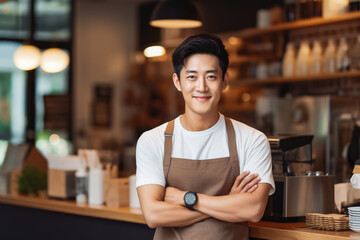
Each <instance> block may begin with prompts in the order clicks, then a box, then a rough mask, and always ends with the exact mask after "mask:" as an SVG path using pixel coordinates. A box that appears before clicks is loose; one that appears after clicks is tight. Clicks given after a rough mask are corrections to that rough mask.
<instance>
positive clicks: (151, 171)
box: [136, 132, 165, 187]
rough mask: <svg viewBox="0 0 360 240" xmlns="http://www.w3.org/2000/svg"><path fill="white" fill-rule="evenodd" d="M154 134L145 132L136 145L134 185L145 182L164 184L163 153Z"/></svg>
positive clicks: (140, 184)
mask: <svg viewBox="0 0 360 240" xmlns="http://www.w3.org/2000/svg"><path fill="white" fill-rule="evenodd" d="M155 139H156V137H155V136H152V134H150V133H149V132H145V133H143V134H142V135H141V137H140V138H139V139H138V142H137V145H136V187H139V186H142V185H146V184H157V185H161V186H165V176H164V172H163V166H162V164H163V156H162V155H163V153H162V152H161V148H160V144H161V143H158V144H156V143H155Z"/></svg>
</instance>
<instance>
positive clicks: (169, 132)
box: [163, 120, 175, 179]
mask: <svg viewBox="0 0 360 240" xmlns="http://www.w3.org/2000/svg"><path fill="white" fill-rule="evenodd" d="M174 122H175V120H171V121H170V122H169V123H168V124H167V126H166V129H165V132H164V136H165V141H164V163H163V166H164V174H165V179H167V177H168V174H169V169H170V162H171V153H172V136H173V132H174Z"/></svg>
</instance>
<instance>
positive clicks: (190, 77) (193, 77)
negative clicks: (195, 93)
mask: <svg viewBox="0 0 360 240" xmlns="http://www.w3.org/2000/svg"><path fill="white" fill-rule="evenodd" d="M187 79H190V80H193V79H195V76H193V75H190V76H187Z"/></svg>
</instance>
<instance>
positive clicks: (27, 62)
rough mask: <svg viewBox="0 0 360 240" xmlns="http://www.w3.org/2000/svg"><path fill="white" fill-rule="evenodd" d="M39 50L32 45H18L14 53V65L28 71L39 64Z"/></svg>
mask: <svg viewBox="0 0 360 240" xmlns="http://www.w3.org/2000/svg"><path fill="white" fill-rule="evenodd" d="M40 59H41V51H40V49H39V48H37V47H35V46H33V45H24V46H21V47H19V48H18V49H17V50H16V51H15V53H14V58H13V60H14V63H15V66H16V67H17V68H19V69H21V70H25V71H29V70H32V69H35V68H37V67H38V66H39V64H40Z"/></svg>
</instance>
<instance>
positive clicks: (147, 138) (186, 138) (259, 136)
mask: <svg viewBox="0 0 360 240" xmlns="http://www.w3.org/2000/svg"><path fill="white" fill-rule="evenodd" d="M231 122H232V124H233V126H234V129H235V135H236V145H237V151H238V156H239V165H240V173H242V172H244V171H246V170H249V171H250V173H257V174H259V177H260V178H261V181H260V183H269V184H270V185H271V186H272V189H271V191H270V195H271V194H272V193H273V192H274V191H275V184H274V179H273V176H272V170H271V169H272V166H271V150H270V145H269V142H268V140H267V138H266V136H265V135H264V134H263V133H262V132H260V131H258V130H256V129H254V128H252V127H249V126H247V125H245V124H243V123H241V122H238V121H236V120H233V119H231ZM166 126H167V123H164V124H162V125H160V126H158V127H156V128H153V129H151V130H149V131H147V132H144V133H143V134H142V135H141V136H140V138H139V140H138V142H137V146H136V187H139V186H142V185H146V184H157V185H161V186H165V175H164V171H163V160H164V131H165V128H166ZM171 156H172V157H176V158H185V159H193V160H194V161H196V160H204V161H206V159H213V158H222V157H229V147H228V139H227V133H226V125H225V118H224V116H223V115H222V114H220V117H219V120H218V121H217V122H216V124H215V125H214V126H212V127H211V128H209V129H206V130H204V131H195V132H194V131H188V130H186V129H185V128H184V127H183V126H182V125H181V122H180V117H177V118H176V119H175V125H174V133H173V149H172V155H171Z"/></svg>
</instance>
